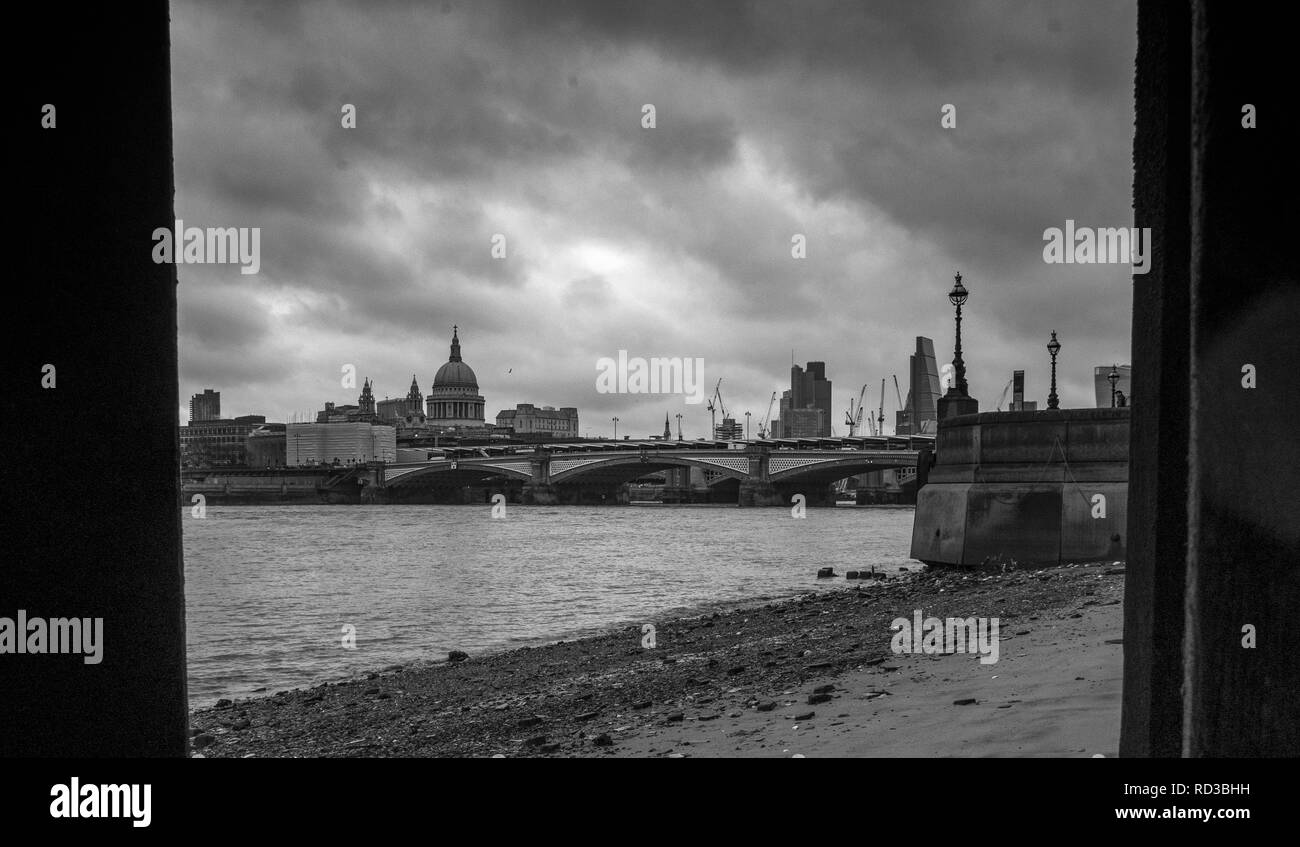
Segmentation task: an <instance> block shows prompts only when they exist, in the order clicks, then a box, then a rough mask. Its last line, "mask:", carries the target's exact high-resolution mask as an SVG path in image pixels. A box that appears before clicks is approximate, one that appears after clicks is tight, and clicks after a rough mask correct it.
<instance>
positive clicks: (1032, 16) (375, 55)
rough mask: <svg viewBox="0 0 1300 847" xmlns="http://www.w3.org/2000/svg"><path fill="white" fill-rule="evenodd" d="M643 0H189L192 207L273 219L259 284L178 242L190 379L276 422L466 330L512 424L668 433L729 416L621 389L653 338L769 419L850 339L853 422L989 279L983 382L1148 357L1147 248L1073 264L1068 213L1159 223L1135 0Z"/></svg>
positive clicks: (845, 375)
mask: <svg viewBox="0 0 1300 847" xmlns="http://www.w3.org/2000/svg"><path fill="white" fill-rule="evenodd" d="M609 5H611V4H597V3H593V4H585V3H575V4H569V5H566V6H564V7H563V8H561V9H556V10H552V11H551V12H549V13H547V14H545V15H543V14H541V13H539V12H538V11H537V10H535V9H534V8H533V7H532V6H530V5H528V4H510V3H499V4H497V3H486V4H475V5H474V6H473V7H468V6H465V5H463V4H455V3H447V4H444V5H443V6H442V7H441V10H434V13H433V14H430V15H427V16H422V17H416V18H412V17H409V16H406V15H404V14H402V13H401V11H400V9H399V8H396V7H388V6H380V7H378V8H375V7H361V6H349V5H342V6H331V7H318V6H306V5H297V4H283V5H277V6H275V7H271V8H254V9H250V10H245V11H237V10H233V9H224V8H221V7H212V6H203V5H198V4H193V3H185V2H182V3H177V4H176V5H175V6H174V7H173V35H174V41H175V44H176V49H177V50H178V51H179V52H180V53H181V54H183V55H185V56H186V57H187V61H186V62H184V63H177V64H175V65H174V66H173V69H172V76H173V103H174V108H175V115H174V124H175V133H176V141H177V150H178V151H180V152H178V155H177V160H176V184H177V190H176V215H177V217H178V218H183V219H185V220H186V221H187V222H189V223H193V224H195V225H213V226H248V227H261V231H262V240H261V250H262V256H261V262H260V270H259V272H258V273H257V274H256V275H244V274H241V273H240V269H239V268H237V267H234V266H231V265H185V266H182V267H178V275H179V277H180V288H179V297H180V312H179V324H180V351H181V395H182V397H188V396H189V395H191V394H193V393H195V392H197V391H201V390H202V389H203V388H206V387H213V388H217V389H219V390H222V391H223V392H224V393H225V398H224V400H225V404H226V407H227V408H228V409H229V410H231V411H232V412H235V411H237V412H238V413H240V414H243V413H246V412H252V413H259V414H266V415H267V416H268V418H269V419H274V418H278V417H280V416H281V415H282V414H284V413H286V412H287V411H288V410H294V409H298V410H309V409H310V410H315V409H319V408H320V407H321V406H322V405H323V403H325V402H326V401H334V402H344V403H352V402H355V398H356V394H357V393H359V386H360V383H361V380H362V379H363V378H364V377H370V378H371V379H373V380H375V382H376V384H377V385H378V386H379V388H378V390H377V395H378V396H380V397H383V396H385V395H386V396H388V397H400V396H401V395H402V394H403V393H404V390H405V388H406V386H407V385H409V379H410V374H411V373H412V372H415V373H416V375H417V377H419V378H420V380H421V385H427V384H428V383H429V382H430V381H431V380H432V376H433V374H434V373H435V372H436V370H437V368H438V367H439V366H440V365H441V364H442V363H443V362H445V361H446V353H445V350H446V335H447V332H448V331H449V329H450V327H451V325H452V324H459V326H460V327H461V328H462V335H463V341H464V343H465V345H466V359H467V361H469V362H470V363H471V364H472V365H473V367H474V368H475V370H476V372H477V374H478V376H479V382H480V386H481V393H482V394H483V396H484V398H485V400H486V408H487V409H488V414H487V417H488V418H489V419H491V418H493V417H494V414H495V412H496V411H497V410H500V409H511V408H514V407H515V405H516V404H518V403H536V404H538V405H542V404H546V405H554V406H557V407H559V406H576V407H577V408H578V409H579V411H580V414H581V416H582V423H583V426H582V428H583V430H584V434H585V432H586V431H588V430H589V431H590V432H591V433H592V434H593V435H597V434H606V433H605V431H606V430H612V423H611V422H610V420H609V419H610V418H611V417H613V416H618V417H619V418H620V425H619V431H620V434H622V433H628V434H636V435H645V434H651V433H657V432H659V431H661V430H662V419H663V416H664V415H665V414H669V415H670V416H675V415H676V414H677V413H681V414H682V415H683V419H682V424H683V430H684V432H686V433H690V432H692V431H694V432H695V433H696V435H697V436H698V435H706V434H707V430H708V427H709V420H710V419H709V415H708V412H707V410H706V409H704V407H703V406H691V405H689V404H685V403H683V402H682V398H681V397H674V396H662V395H661V396H655V395H603V394H600V393H599V392H598V391H597V390H596V387H595V381H596V376H597V367H596V363H597V361H598V360H599V359H601V358H602V357H607V356H614V355H616V354H617V351H619V350H628V351H629V353H630V354H631V355H640V356H647V357H650V356H681V357H691V358H695V357H699V358H702V359H703V360H704V362H705V381H706V383H707V390H708V391H710V392H711V391H712V387H713V385H714V384H715V383H716V381H717V379H718V378H719V377H721V378H722V379H723V384H722V393H723V397H724V398H725V400H726V403H727V408H728V411H729V412H731V413H732V414H733V416H735V417H736V418H737V419H738V420H743V418H744V412H745V411H749V412H751V413H752V421H753V425H754V426H756V425H757V423H758V421H759V420H761V418H762V417H763V414H764V412H765V410H766V408H767V405H768V398H769V397H770V395H771V393H772V392H773V391H776V392H777V393H778V396H779V395H780V392H781V391H783V390H785V389H786V388H788V387H789V385H788V377H787V374H788V367H789V362H790V358H791V349H792V348H793V355H794V357H795V359H796V360H797V361H799V362H807V361H824V362H825V363H826V372H827V376H828V378H829V379H831V380H832V382H833V383H834V384H835V391H834V395H833V398H832V401H831V407H832V425H833V426H834V428H835V431H836V432H837V433H841V434H842V431H843V430H844V426H843V425H842V423H841V421H842V419H843V412H844V411H845V410H847V408H848V405H849V400H850V399H851V398H855V397H856V396H857V393H858V389H859V388H860V386H861V385H862V384H863V383H867V384H871V385H874V384H875V383H876V381H878V380H880V379H882V378H883V379H885V380H887V381H891V377H892V376H893V375H895V374H897V375H898V376H899V379H900V382H901V381H905V376H906V374H907V371H908V355H909V354H910V352H911V351H912V346H913V339H914V337H915V336H917V335H921V336H926V337H929V338H933V339H934V342H935V352H936V357H937V359H938V361H939V362H940V363H941V364H942V363H945V362H948V361H950V360H951V358H952V335H953V322H952V311H951V308H950V307H949V306H948V303H947V300H946V292H947V290H948V288H949V287H950V285H951V282H952V277H953V274H954V273H956V272H957V271H961V272H962V274H963V279H964V281H965V284H966V285H967V287H968V288H969V289H970V291H971V296H970V301H969V302H968V303H967V305H966V307H965V311H964V314H963V318H964V324H963V346H964V357H965V359H966V363H967V367H968V379H969V382H970V391H971V394H972V395H973V396H975V397H976V398H978V399H979V400H980V401H981V408H982V409H990V410H991V409H992V408H993V407H994V404H995V402H996V400H997V396H998V394H999V393H1000V391H1001V389H1002V387H1003V385H1005V383H1006V381H1007V380H1008V379H1009V377H1010V374H1011V372H1012V371H1013V370H1016V369H1022V370H1025V371H1026V380H1027V395H1026V396H1027V398H1028V399H1036V400H1038V401H1039V402H1040V408H1041V407H1042V406H1043V405H1045V402H1044V401H1045V399H1046V394H1047V388H1048V385H1047V383H1048V355H1047V351H1046V349H1045V348H1044V345H1045V344H1046V342H1047V340H1048V338H1049V335H1050V332H1051V330H1053V329H1055V330H1057V331H1058V334H1059V337H1060V340H1061V343H1062V344H1063V345H1064V346H1063V349H1062V352H1061V356H1060V359H1059V364H1058V392H1059V394H1060V396H1061V401H1062V406H1064V407H1088V406H1091V405H1093V402H1092V395H1093V387H1092V375H1091V368H1092V367H1093V366H1094V365H1095V363H1096V362H1099V361H1101V362H1107V361H1115V360H1118V361H1129V360H1130V359H1131V356H1130V354H1129V338H1128V334H1129V319H1128V315H1127V312H1126V310H1125V309H1123V308H1119V309H1117V308H1116V307H1115V304H1117V303H1121V304H1122V303H1127V302H1128V301H1129V299H1130V297H1131V293H1130V288H1129V286H1130V285H1131V278H1130V268H1129V267H1128V266H1127V265H1104V264H1103V265H1079V264H1071V265H1049V264H1046V263H1044V261H1043V255H1042V252H1043V238H1042V236H1043V232H1044V231H1045V230H1046V229H1048V228H1049V227H1060V226H1063V225H1064V224H1065V222H1066V221H1067V220H1072V221H1079V222H1080V223H1081V224H1088V225H1095V226H1116V227H1119V226H1128V225H1130V224H1132V223H1133V221H1132V210H1131V203H1130V197H1129V191H1130V187H1131V163H1130V155H1131V141H1132V126H1131V123H1132V121H1131V117H1132V77H1131V74H1130V72H1129V69H1131V67H1132V57H1133V53H1134V50H1135V44H1136V41H1135V36H1134V35H1133V30H1134V16H1135V12H1134V10H1133V8H1132V7H1131V6H1130V5H1129V4H1124V3H1118V4H1113V5H1109V6H1107V7H1106V8H1105V9H1103V10H1102V11H1105V12H1106V13H1105V14H1099V13H1098V12H1097V11H1095V10H1096V9H1097V7H1095V6H1093V7H1089V8H1085V9H1080V8H1074V7H1070V6H1067V5H1065V4H1041V5H1038V4H1036V5H1032V6H1023V5H1018V4H993V5H984V6H975V5H970V6H961V7H951V6H943V7H932V6H930V5H928V4H924V3H922V4H916V6H915V7H912V8H905V9H901V10H900V9H893V8H892V7H891V8H890V9H889V10H888V11H887V12H885V11H882V10H880V9H872V8H860V7H859V6H856V5H849V4H836V3H821V4H808V5H807V6H806V7H805V6H804V5H802V4H801V5H800V6H798V7H777V6H755V5H747V4H736V5H733V4H727V3H718V4H710V5H709V6H708V7H703V8H699V9H695V10H694V11H693V12H692V14H691V15H684V14H678V13H674V11H673V10H672V9H671V8H668V9H663V10H661V11H651V10H648V9H641V8H637V7H632V8H631V9H630V10H629V9H622V11H621V12H620V13H619V14H607V13H605V12H604V11H602V10H603V9H606V8H607V7H608V6H609ZM612 5H615V6H617V5H618V4H612ZM658 8H659V7H656V9H658ZM249 16H251V17H252V18H254V19H256V20H255V21H254V23H255V24H256V26H253V27H248V26H247V24H248V23H249V22H248V21H247V20H245V19H246V18H247V17H249ZM362 19H364V20H365V22H366V26H365V27H361V26H358V25H357V24H358V22H359V21H360V20H362ZM236 31H238V33H239V35H238V37H236V35H235V32H236ZM231 45H235V46H234V47H233V48H232V47H231ZM507 57H508V59H509V61H505V60H506V58H507ZM1012 81H1014V84H1010V83H1011V82H1012ZM994 92H996V94H995V93H994ZM236 104H237V108H236ZM344 104H353V105H355V107H356V114H357V125H356V128H355V129H344V128H343V127H342V126H341V125H340V121H339V112H340V108H341V107H342V106H343V105H344ZM645 104H653V105H654V106H655V111H656V125H655V127H654V128H646V127H644V126H643V125H642V119H643V106H644V105H645ZM946 104H952V105H953V106H955V115H956V126H955V127H953V128H944V127H943V126H942V125H941V120H942V118H943V108H944V106H945V105H946ZM497 234H501V235H504V237H505V241H504V245H505V255H504V257H503V258H495V259H494V258H493V257H492V253H491V251H492V248H493V246H494V245H493V237H494V236H495V235H497ZM795 236H803V237H804V239H805V249H806V254H805V257H804V258H794V257H793V256H792V246H791V245H792V238H794V237H795ZM344 364H352V365H355V367H356V368H357V382H358V388H357V389H350V388H349V389H344V388H342V387H341V386H340V368H341V367H342V366H343V365H344ZM887 388H888V389H889V390H887V392H886V402H885V416H886V420H887V422H889V423H891V424H892V421H893V420H894V411H895V409H894V406H895V405H896V401H891V399H890V397H891V394H892V386H887ZM871 393H872V392H868V394H869V395H870V394H871ZM868 404H869V405H878V404H879V398H878V397H876V398H870V396H869V398H868ZM178 414H180V415H181V420H182V421H183V420H184V417H185V410H183V409H182V410H179V411H178ZM775 414H776V412H775V410H774V412H773V415H775ZM673 420H674V431H675V429H676V427H675V417H674V418H673ZM751 429H752V427H751Z"/></svg>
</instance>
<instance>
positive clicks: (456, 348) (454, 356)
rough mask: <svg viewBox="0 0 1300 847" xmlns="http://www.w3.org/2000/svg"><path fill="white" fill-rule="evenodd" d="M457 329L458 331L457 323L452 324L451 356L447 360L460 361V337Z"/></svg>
mask: <svg viewBox="0 0 1300 847" xmlns="http://www.w3.org/2000/svg"><path fill="white" fill-rule="evenodd" d="M456 331H457V327H456V325H455V324H452V326H451V358H450V359H448V360H447V361H449V362H459V361H460V338H459V336H457V334H456Z"/></svg>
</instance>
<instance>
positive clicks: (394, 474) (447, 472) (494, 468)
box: [384, 459, 533, 485]
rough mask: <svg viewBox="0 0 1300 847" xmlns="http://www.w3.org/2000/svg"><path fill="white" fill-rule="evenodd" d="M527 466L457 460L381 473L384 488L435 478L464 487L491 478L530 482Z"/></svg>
mask: <svg viewBox="0 0 1300 847" xmlns="http://www.w3.org/2000/svg"><path fill="white" fill-rule="evenodd" d="M524 467H527V463H522V466H521V463H517V462H516V463H511V464H505V463H501V462H491V461H487V460H484V461H476V460H472V459H461V460H458V461H456V462H455V463H454V466H453V463H452V462H438V463H436V464H425V463H420V464H419V465H418V466H415V467H401V466H393V465H390V466H388V468H386V469H385V471H384V484H385V485H409V484H411V483H413V482H415V481H417V480H422V479H423V480H426V481H427V480H428V479H429V477H432V476H438V477H442V478H445V479H448V480H455V481H457V482H461V483H462V484H468V483H472V482H475V481H479V480H487V479H491V478H492V477H505V478H506V479H516V480H519V481H521V482H532V481H533V474H532V470H531V469H528V470H524Z"/></svg>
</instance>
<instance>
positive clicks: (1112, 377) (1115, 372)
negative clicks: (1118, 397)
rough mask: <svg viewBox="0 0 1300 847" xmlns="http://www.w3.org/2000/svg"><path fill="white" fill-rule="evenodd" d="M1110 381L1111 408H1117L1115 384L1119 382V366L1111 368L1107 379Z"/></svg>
mask: <svg viewBox="0 0 1300 847" xmlns="http://www.w3.org/2000/svg"><path fill="white" fill-rule="evenodd" d="M1106 379H1107V380H1109V381H1110V407H1111V408H1112V409H1113V408H1115V383H1117V382H1119V365H1111V366H1110V374H1109V375H1108V376H1107V377H1106Z"/></svg>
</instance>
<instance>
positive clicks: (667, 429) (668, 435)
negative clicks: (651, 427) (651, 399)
mask: <svg viewBox="0 0 1300 847" xmlns="http://www.w3.org/2000/svg"><path fill="white" fill-rule="evenodd" d="M672 437H673V430H672V427H670V426H668V413H667V412H664V441H670V440H671V439H672Z"/></svg>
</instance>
